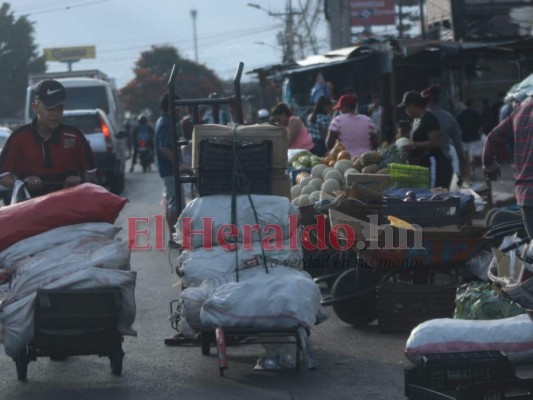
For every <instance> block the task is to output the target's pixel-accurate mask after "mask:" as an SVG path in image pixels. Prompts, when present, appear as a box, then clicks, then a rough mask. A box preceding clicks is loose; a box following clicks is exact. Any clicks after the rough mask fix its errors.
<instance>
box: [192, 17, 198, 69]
mask: <svg viewBox="0 0 533 400" xmlns="http://www.w3.org/2000/svg"><path fill="white" fill-rule="evenodd" d="M197 15H198V11H197V10H191V17H192V28H193V40H194V60H195V61H196V63H198V36H197V34H196V16H197Z"/></svg>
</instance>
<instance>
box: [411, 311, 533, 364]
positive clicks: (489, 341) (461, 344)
mask: <svg viewBox="0 0 533 400" xmlns="http://www.w3.org/2000/svg"><path fill="white" fill-rule="evenodd" d="M484 350H498V351H502V352H503V353H505V354H506V355H507V357H508V358H509V360H510V361H511V362H513V363H519V362H529V361H532V360H533V323H532V322H531V319H530V318H529V317H528V316H527V315H525V314H522V315H518V316H516V317H512V318H504V319H496V320H488V321H474V320H461V319H450V318H442V319H433V320H430V321H426V322H424V323H422V324H420V325H418V326H417V327H416V328H415V329H413V331H412V332H411V335H410V336H409V339H407V343H406V347H405V355H406V356H407V358H409V360H411V361H412V362H414V363H415V364H419V363H420V362H421V355H422V354H427V353H430V354H431V353H450V352H463V351H484Z"/></svg>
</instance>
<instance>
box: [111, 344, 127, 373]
mask: <svg viewBox="0 0 533 400" xmlns="http://www.w3.org/2000/svg"><path fill="white" fill-rule="evenodd" d="M123 360H124V351H123V350H122V343H121V342H120V341H119V342H117V343H116V344H115V346H114V347H113V349H112V350H111V354H110V355H109V363H110V365H111V373H112V374H113V375H116V376H120V375H121V374H122V364H123Z"/></svg>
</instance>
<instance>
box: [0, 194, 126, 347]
mask: <svg viewBox="0 0 533 400" xmlns="http://www.w3.org/2000/svg"><path fill="white" fill-rule="evenodd" d="M49 196H50V197H53V200H55V201H54V202H53V203H52V202H51V199H50V197H49ZM81 197H84V198H85V200H83V201H82V200H79V201H76V198H81ZM64 198H69V199H70V200H71V201H72V202H73V203H74V204H75V205H76V207H71V206H70V205H68V206H65V207H66V208H67V209H68V212H67V214H66V215H67V216H68V218H67V219H65V218H66V215H63V216H60V217H58V218H53V215H54V213H58V214H60V213H61V212H62V209H64V204H65V202H64V201H62V199H64ZM91 200H93V201H91ZM126 201H127V200H126V199H124V198H121V197H119V196H116V195H114V194H112V193H109V192H107V191H106V190H105V189H103V188H101V187H97V186H96V185H91V184H86V185H80V186H78V187H76V188H71V189H65V190H62V191H59V192H55V193H52V194H50V195H47V196H43V197H41V198H36V199H31V200H28V201H26V202H24V203H19V204H16V205H14V206H9V207H4V208H2V210H1V213H0V220H1V221H3V220H4V219H5V220H6V221H7V220H10V219H12V218H13V216H12V215H11V213H15V214H19V213H21V212H22V211H21V210H26V211H27V212H29V211H28V210H31V214H33V215H36V216H39V215H40V216H43V215H46V216H47V217H46V218H40V217H36V224H35V225H34V226H31V225H30V224H29V223H28V224H26V225H24V224H23V226H26V228H25V229H24V230H19V231H17V237H18V240H17V242H15V243H13V244H11V245H10V246H6V247H5V249H4V250H3V251H2V252H0V279H2V281H0V311H1V312H0V332H1V335H0V337H1V338H2V339H0V343H1V340H3V343H4V348H5V352H6V354H7V355H9V356H11V357H14V356H16V355H17V354H18V353H19V352H20V351H21V350H22V349H23V348H24V346H26V345H28V344H29V343H30V342H31V340H32V337H33V331H34V325H33V323H34V321H33V311H34V305H35V299H36V292H37V290H38V289H41V288H43V289H57V288H64V289H94V288H105V287H118V288H119V290H120V293H121V309H120V312H119V316H118V322H117V328H118V331H119V332H120V333H121V334H124V335H134V334H135V332H134V331H133V330H132V329H131V325H132V324H133V322H134V319H135V298H134V290H135V279H136V273H135V272H133V271H130V250H129V248H128V246H127V243H126V242H124V241H122V240H119V239H115V236H116V234H117V233H118V232H119V230H120V228H118V227H116V226H114V225H112V222H114V221H115V220H116V218H117V217H118V214H119V213H120V211H121V210H122V208H123V207H124V205H125V203H126ZM52 204H55V206H54V207H52V209H50V206H51V205H52ZM42 207H48V208H47V210H46V211H45V210H42ZM76 210H77V211H76ZM87 215H90V216H91V219H95V220H97V221H98V220H100V221H102V222H83V221H84V220H86V219H87ZM58 221H59V222H61V223H64V224H65V225H64V226H57V224H58V223H59V222H58ZM103 221H105V222H103ZM77 222H83V223H77ZM69 223H70V224H69ZM4 226H5V225H4ZM54 226H55V227H54ZM36 232H37V233H36ZM3 237H4V238H5V240H3V241H2V243H9V242H12V238H10V237H9V235H8V234H7V233H6V232H4V233H3Z"/></svg>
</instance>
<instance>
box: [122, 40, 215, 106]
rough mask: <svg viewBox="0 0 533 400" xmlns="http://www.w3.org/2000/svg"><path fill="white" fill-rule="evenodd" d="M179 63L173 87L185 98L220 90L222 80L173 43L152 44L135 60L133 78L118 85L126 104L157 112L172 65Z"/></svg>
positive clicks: (202, 95) (204, 96)
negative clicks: (183, 55) (187, 56)
mask: <svg viewBox="0 0 533 400" xmlns="http://www.w3.org/2000/svg"><path fill="white" fill-rule="evenodd" d="M174 64H176V65H177V66H178V76H177V79H176V91H177V93H178V94H179V95H180V96H181V98H184V99H187V98H189V99H195V98H196V99H197V98H206V97H207V96H208V95H209V94H210V93H213V92H220V90H221V89H222V83H221V81H220V79H219V78H218V77H217V76H216V75H215V73H214V72H213V71H211V70H209V69H208V68H206V67H204V66H203V65H200V64H198V63H195V62H194V61H190V60H187V59H184V58H182V57H180V55H179V54H178V50H177V49H176V48H175V47H173V46H152V48H151V49H150V50H148V51H144V52H142V53H141V56H140V58H139V59H138V60H137V62H136V63H135V69H134V72H135V78H134V79H133V80H131V81H130V82H129V83H128V84H127V85H126V86H125V87H123V88H122V89H121V95H122V97H123V99H124V104H125V108H126V109H127V110H128V111H130V112H131V113H133V114H139V113H142V112H144V111H145V110H150V112H151V113H152V115H157V114H158V112H159V98H160V97H161V95H162V94H163V93H165V92H166V91H167V82H168V77H169V76H170V71H171V70H172V66H173V65H174Z"/></svg>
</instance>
